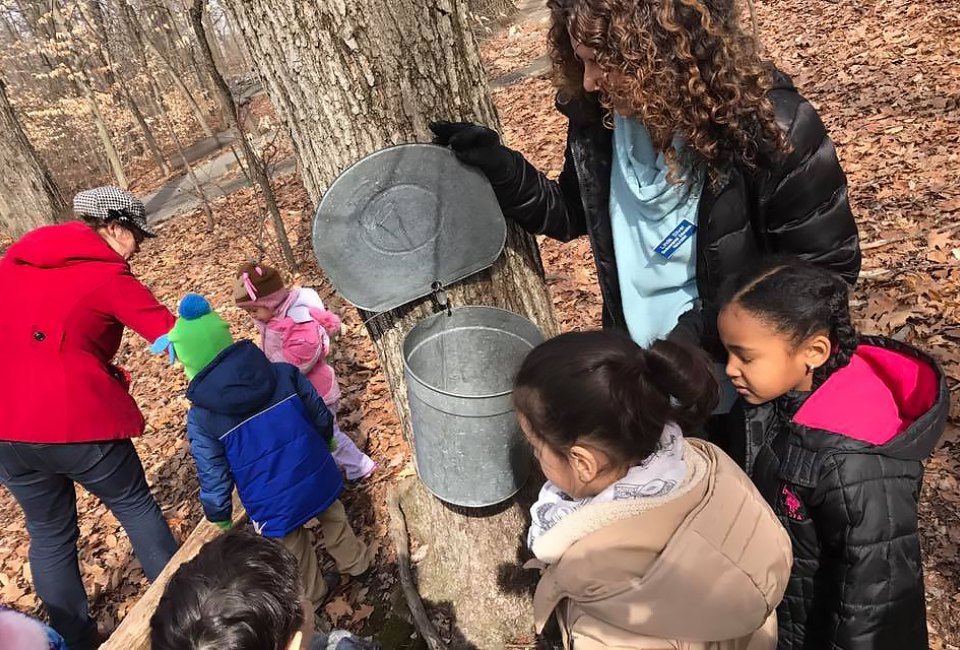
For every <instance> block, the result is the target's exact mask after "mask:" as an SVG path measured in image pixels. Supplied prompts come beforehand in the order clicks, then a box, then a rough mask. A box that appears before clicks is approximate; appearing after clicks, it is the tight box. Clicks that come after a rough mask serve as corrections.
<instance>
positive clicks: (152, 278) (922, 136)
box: [0, 0, 960, 650]
mask: <svg viewBox="0 0 960 650" xmlns="http://www.w3.org/2000/svg"><path fill="white" fill-rule="evenodd" d="M953 5H954V3H953V1H952V0H931V1H930V2H926V3H914V2H910V1H909V0H875V1H874V2H870V3H861V2H856V1H855V0H839V1H838V2H832V1H826V0H775V1H774V0H766V1H758V2H757V3H756V14H757V22H758V27H759V33H760V34H761V35H762V39H761V40H762V42H763V44H764V46H765V48H766V49H767V51H768V52H769V54H770V56H771V57H772V58H773V59H774V60H775V61H776V62H777V63H778V65H779V66H780V67H781V68H782V69H783V70H785V71H786V72H787V73H789V74H791V75H792V76H793V77H794V80H795V81H796V83H797V85H798V87H799V88H800V89H801V91H802V92H803V93H804V94H805V95H806V96H807V97H808V98H809V99H810V100H811V101H812V102H813V103H814V105H815V106H816V107H817V108H818V109H819V110H820V113H821V115H822V117H823V119H824V121H825V123H826V124H827V127H828V129H829V131H830V133H831V135H832V137H833V139H834V142H835V143H836V145H837V148H838V150H839V155H840V157H841V160H842V162H843V165H844V168H845V169H846V171H847V174H848V177H849V182H850V195H851V202H852V204H853V207H854V211H855V214H856V216H857V219H858V222H859V224H860V229H861V234H862V239H863V244H864V246H863V248H864V257H865V259H864V272H863V275H862V277H861V281H860V283H859V285H858V287H857V289H856V291H855V295H854V302H853V304H854V309H855V313H856V316H857V319H858V325H859V326H860V328H861V329H862V330H863V331H864V332H867V333H876V334H884V335H897V336H898V338H904V339H905V340H907V341H909V342H911V343H914V344H917V345H919V346H921V347H923V348H924V349H926V350H928V351H930V352H931V353H932V354H934V355H935V356H936V357H937V358H938V359H939V360H940V361H941V363H942V364H943V366H944V368H945V370H946V372H947V374H948V376H949V383H950V389H951V397H952V410H951V413H952V420H951V423H950V426H949V428H948V430H947V432H946V434H945V435H944V437H943V440H942V442H941V444H940V446H939V447H938V449H937V450H936V452H935V453H934V455H933V457H932V458H931V459H930V461H929V463H928V464H927V472H926V477H925V480H924V487H923V491H922V504H921V520H920V531H921V535H922V539H923V550H924V553H925V559H924V568H925V572H926V586H927V605H928V621H929V627H930V631H931V647H932V648H934V649H936V650H943V649H947V648H960V560H958V557H960V554H958V547H960V484H958V478H960V428H958V426H957V425H958V419H957V418H958V415H960V411H958V408H957V407H958V399H960V183H958V174H957V169H958V168H960V154H958V144H960V63H958V61H960V17H958V14H957V13H956V12H955V11H954V9H955V7H954V6H953ZM545 39H546V31H545V24H544V23H543V22H542V20H541V16H538V17H536V18H534V19H533V20H529V21H526V22H520V23H518V24H516V25H514V26H513V27H512V28H510V29H506V30H503V31H502V32H501V33H499V34H497V35H494V36H492V37H490V38H488V39H486V40H485V42H484V44H483V54H484V61H485V64H486V65H487V67H488V71H489V76H490V77H491V78H500V77H502V76H503V75H505V74H509V73H510V72H512V71H515V70H520V69H523V68H524V67H525V66H529V65H530V64H531V63H534V62H536V61H537V60H538V59H540V58H541V57H542V56H543V55H544V53H545V51H546V45H545ZM494 96H495V99H496V102H497V106H498V109H499V112H500V116H501V120H502V122H503V127H504V132H505V138H506V141H507V143H508V144H509V145H511V146H513V147H516V148H517V149H519V150H520V151H522V152H523V153H524V154H525V155H527V156H528V158H529V159H530V160H531V161H532V162H533V163H534V164H535V165H537V166H538V167H539V168H540V169H543V170H545V171H547V172H548V173H550V174H552V175H556V174H557V173H558V172H559V169H560V166H561V164H562V154H563V141H564V136H565V130H566V125H565V122H564V120H563V118H562V117H561V116H560V115H559V114H557V113H556V112H555V111H554V109H553V90H552V88H551V86H550V83H549V82H548V81H546V80H544V79H539V78H528V79H523V80H520V81H518V82H517V83H513V84H512V85H508V86H506V87H503V88H500V89H498V90H496V91H495V93H494ZM258 110H263V111H264V112H265V113H268V112H269V108H268V107H267V108H261V109H258ZM438 117H442V116H438ZM274 180H275V183H274V185H275V189H276V191H277V193H278V198H279V203H280V208H281V211H282V213H283V216H284V218H285V221H286V223H287V225H288V228H289V230H290V234H291V237H292V239H293V242H294V246H295V249H296V251H297V253H298V255H299V257H300V259H302V260H305V263H304V264H303V268H302V269H301V271H300V272H299V273H297V274H293V275H292V276H291V277H290V281H291V283H293V284H299V285H306V286H312V287H315V288H316V289H317V290H318V291H319V292H320V294H321V296H322V297H323V298H324V300H325V301H327V302H328V304H329V306H330V307H331V308H332V309H334V310H335V311H337V312H339V313H341V314H343V315H344V317H345V327H344V335H343V337H342V339H341V341H340V344H339V346H338V349H337V351H336V355H335V359H334V364H335V367H336V370H337V372H338V374H339V377H340V382H341V385H342V387H343V394H344V396H343V400H342V402H341V409H340V412H341V416H340V417H341V423H342V427H343V428H344V430H345V431H346V432H347V433H348V434H350V435H352V436H354V437H355V438H356V439H357V440H358V442H359V443H360V444H361V445H365V446H366V449H367V451H368V453H369V454H370V455H371V456H373V457H374V459H375V460H376V461H377V462H378V463H379V464H380V469H379V471H378V472H377V473H376V474H375V475H374V476H373V477H372V478H371V479H370V480H368V481H366V482H364V483H362V484H360V485H356V486H351V487H349V488H348V489H347V491H346V493H345V495H344V501H345V503H346V505H347V509H348V511H349V512H350V514H351V517H352V520H353V524H354V528H355V529H356V530H357V531H358V533H359V534H360V535H361V536H362V537H364V538H366V539H367V540H369V541H370V542H371V543H372V544H374V545H376V546H378V547H379V556H378V563H377V569H376V570H375V571H373V572H372V574H371V575H370V576H369V577H367V578H366V579H365V580H364V581H362V582H358V581H353V582H345V583H344V584H342V585H341V587H340V588H339V589H338V590H337V591H336V592H335V594H334V596H333V598H332V599H331V601H330V602H329V604H328V605H327V606H326V613H327V615H328V617H329V619H330V620H331V622H332V623H333V624H334V625H336V626H338V627H346V628H350V629H354V630H357V631H362V632H365V633H370V632H382V631H383V630H384V625H386V624H385V622H384V617H386V616H388V615H389V614H390V612H393V611H398V610H400V609H402V608H401V607H400V606H399V603H400V601H401V600H402V598H398V595H397V589H396V584H397V573H396V565H395V555H394V552H393V549H392V548H391V545H390V543H389V534H388V530H387V522H388V516H387V514H386V510H385V505H384V503H385V494H386V490H387V488H388V486H390V485H391V484H393V483H395V482H396V481H397V480H398V479H399V478H400V477H402V476H408V475H411V474H412V473H413V469H412V465H411V457H410V451H409V449H408V448H407V445H406V443H405V442H404V441H403V439H402V436H401V435H400V433H399V430H398V425H397V420H396V416H395V414H394V411H393V407H392V404H391V401H390V397H389V394H388V392H387V387H386V383H385V380H384V378H383V376H382V374H381V373H380V371H379V369H378V365H377V359H376V354H375V352H374V349H373V346H372V344H371V342H370V340H369V339H368V337H367V336H366V333H365V330H364V328H363V326H362V323H361V322H360V320H359V318H358V317H357V315H356V311H355V310H353V309H352V308H350V307H349V306H348V305H347V304H346V303H345V302H344V301H343V300H342V299H340V298H339V297H338V296H337V295H335V294H334V292H333V290H332V288H331V287H330V285H329V283H328V282H327V281H326V280H325V279H324V277H323V275H322V273H321V272H320V271H319V270H318V269H317V267H316V264H315V262H314V261H313V255H312V251H311V247H310V240H309V230H310V217H311V209H310V202H309V200H308V198H307V195H306V192H305V191H304V189H303V186H302V185H301V183H300V181H299V179H298V177H297V175H296V173H295V172H293V173H287V174H281V175H277V176H275V178H274ZM212 206H213V211H214V216H215V220H216V222H217V226H216V228H215V230H214V231H213V232H206V231H205V228H204V217H203V215H202V213H201V212H200V211H198V210H194V211H192V212H189V213H186V214H183V215H181V216H179V217H178V218H176V219H171V220H169V221H167V222H166V223H165V224H164V225H163V226H162V229H161V235H160V237H158V238H157V239H156V240H155V241H153V242H150V243H149V245H148V246H147V247H146V248H145V250H144V251H143V252H142V253H141V254H140V256H139V257H138V258H137V259H136V260H135V262H134V270H135V272H136V273H137V274H138V275H139V277H141V278H142V279H143V280H144V282H146V284H147V285H148V286H150V287H151V288H153V290H154V291H155V292H156V293H157V295H158V296H159V298H160V299H161V300H162V301H164V302H165V303H166V304H167V305H170V306H173V305H175V304H176V303H177V301H178V300H179V298H180V297H181V296H182V295H183V294H184V293H186V292H188V291H198V292H201V293H203V294H205V295H207V296H208V297H210V299H211V301H212V303H213V305H214V306H215V307H216V308H217V309H218V310H219V311H220V312H221V314H222V315H223V316H224V317H225V318H226V319H227V320H228V321H229V322H230V324H231V327H232V328H233V331H234V333H235V335H237V336H252V335H253V334H254V331H253V328H252V327H251V325H250V322H249V321H248V320H247V318H246V317H245V315H244V314H243V313H242V312H241V311H240V310H238V309H236V308H235V307H234V306H233V304H232V300H231V299H230V284H231V277H232V273H233V270H234V269H236V268H237V267H238V266H239V265H240V264H241V263H242V262H245V261H247V260H248V259H250V258H253V257H255V256H257V254H258V253H257V251H258V250H259V249H260V248H261V247H264V248H266V253H267V257H268V258H269V259H272V260H278V259H279V256H278V255H277V254H276V251H275V247H274V246H273V245H272V244H271V242H272V236H271V235H270V232H269V228H268V227H266V226H264V223H265V219H264V210H263V207H262V203H261V202H260V201H259V199H258V198H257V196H256V193H255V192H254V191H253V190H252V189H250V188H242V189H239V190H236V191H233V192H231V193H229V194H227V195H225V196H221V197H218V198H215V199H213V200H212ZM541 251H542V254H543V259H544V264H545V267H546V270H547V280H548V283H549V285H550V287H551V290H552V293H553V296H554V301H555V305H556V308H557V312H558V315H559V317H560V321H561V323H562V326H563V328H564V329H565V330H572V329H587V328H593V327H596V326H597V325H598V324H599V322H600V296H599V291H598V288H597V284H596V272H595V269H594V265H593V260H592V256H591V254H590V250H589V245H588V244H587V242H585V241H578V242H573V243H570V244H564V245H561V244H558V243H556V242H551V241H543V242H541ZM277 264H278V266H279V265H280V264H279V263H278V262H277ZM118 361H119V363H120V364H121V365H123V366H125V367H126V368H128V369H129V370H131V372H132V374H133V376H134V378H135V380H134V383H133V386H132V392H133V394H134V396H135V397H136V399H137V401H138V403H139V404H140V405H141V407H142V408H143V412H144V414H145V416H146V419H147V433H146V435H144V436H143V437H142V438H139V439H138V440H137V441H136V446H137V449H138V451H139V453H140V456H141V458H142V459H143V464H144V467H145V469H146V472H147V477H148V480H149V482H150V485H151V486H152V488H153V490H154V494H155V495H156V497H157V499H158V501H159V503H160V504H161V506H162V508H163V510H164V513H165V515H166V516H167V518H168V519H169V521H170V524H171V527H172V528H173V530H174V532H175V534H176V535H178V536H179V537H180V538H181V539H182V538H184V537H185V536H186V535H188V534H189V533H190V532H191V531H192V530H193V528H194V527H195V526H196V525H197V523H198V522H199V521H200V519H201V512H200V507H199V504H198V501H197V492H198V488H197V483H196V475H195V470H194V466H193V462H192V460H191V457H190V453H189V449H188V446H187V442H186V438H185V435H184V422H185V417H184V415H185V411H186V407H187V402H186V400H185V398H184V396H183V395H184V390H185V388H186V379H185V378H184V376H183V374H182V372H181V371H180V370H179V369H171V368H169V367H168V366H167V365H166V364H165V363H164V360H163V359H161V358H159V357H152V356H151V355H150V354H149V353H148V352H147V350H146V346H145V345H144V343H143V341H141V340H138V339H136V338H135V337H133V336H128V337H127V338H125V339H124V344H123V347H122V348H121V351H120V355H119V359H118ZM78 510H79V513H80V528H81V537H80V562H81V569H82V573H83V576H84V580H85V583H86V586H87V589H88V592H89V593H90V595H91V601H92V611H93V614H94V615H95V616H96V617H97V619H98V621H99V623H100V626H101V628H102V629H103V630H104V631H105V632H109V631H110V630H111V629H113V628H114V627H115V625H116V624H117V622H118V620H120V619H122V618H123V616H124V615H125V614H126V613H127V612H128V611H129V609H130V607H132V605H133V604H134V603H135V602H136V599H137V598H138V597H139V595H140V594H141V593H142V592H143V590H144V589H145V587H146V581H145V578H144V577H143V573H142V571H141V570H140V568H139V565H138V563H137V561H136V559H135V558H134V557H133V555H132V553H131V549H130V544H129V541H128V539H127V537H126V535H125V534H124V533H123V531H122V529H121V528H120V527H119V525H118V523H117V521H116V520H115V519H114V517H113V516H112V515H111V514H110V513H109V512H108V511H107V510H106V509H105V508H104V507H103V506H102V505H101V504H100V503H99V502H98V501H97V500H96V499H94V498H93V497H91V496H90V495H89V494H87V493H86V492H84V491H83V490H82V489H78ZM0 521H4V522H5V523H6V526H5V531H4V533H3V537H2V540H0V602H3V603H6V604H10V605H14V606H16V607H18V608H21V609H23V610H26V611H32V612H37V613H39V611H40V608H39V605H38V602H37V600H36V598H35V595H34V593H33V591H32V587H31V582H30V568H29V564H28V562H27V548H28V539H27V535H26V532H25V529H24V526H23V519H22V515H21V513H20V510H19V508H18V507H17V506H16V504H15V502H14V501H13V500H12V499H11V498H10V496H9V494H8V493H7V492H6V491H5V490H4V491H0ZM439 622H440V628H441V634H445V635H449V634H450V633H451V630H450V629H448V628H444V621H442V620H441V621H439ZM395 627H396V629H397V630H399V631H398V632H397V634H396V636H398V637H400V638H395V639H383V641H384V642H385V646H386V647H388V648H400V647H413V646H414V643H413V642H412V641H411V640H410V639H409V638H407V637H408V636H409V626H406V627H404V626H403V625H397V626H395Z"/></svg>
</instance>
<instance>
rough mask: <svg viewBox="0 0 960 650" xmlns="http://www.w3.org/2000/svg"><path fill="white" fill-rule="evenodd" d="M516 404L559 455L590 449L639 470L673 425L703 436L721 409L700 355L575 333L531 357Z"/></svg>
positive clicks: (613, 335)
mask: <svg viewBox="0 0 960 650" xmlns="http://www.w3.org/2000/svg"><path fill="white" fill-rule="evenodd" d="M513 399H514V404H515V405H516V408H517V411H518V412H519V413H520V414H521V415H523V417H524V418H526V419H527V421H528V422H529V423H530V425H531V427H532V428H533V432H534V433H535V434H536V435H537V436H538V437H539V438H542V439H543V441H544V442H545V443H547V444H548V445H549V446H550V447H551V448H553V449H554V450H556V451H558V452H565V451H567V450H569V449H570V447H572V446H573V445H574V444H575V443H577V442H578V441H580V442H588V443H591V444H594V445H596V446H598V447H600V448H601V449H603V450H604V451H605V452H607V453H608V454H610V455H611V456H612V457H613V458H614V459H616V460H617V461H618V462H622V463H625V464H627V463H628V464H631V465H634V464H637V463H640V462H642V461H643V460H645V459H646V458H647V457H648V456H650V455H651V454H653V453H654V452H656V451H657V448H658V444H659V441H660V436H661V434H662V433H663V429H664V427H665V426H666V425H667V424H668V423H670V422H674V423H676V424H677V425H679V426H680V428H681V429H683V430H684V431H686V432H693V431H696V430H698V429H699V428H700V427H701V426H702V425H703V423H704V421H705V420H706V418H707V417H708V416H709V415H710V413H711V412H712V411H713V409H714V407H715V406H716V404H717V382H716V380H715V379H714V377H713V374H712V372H711V370H710V367H709V365H708V361H707V359H706V355H704V354H703V353H702V352H701V351H700V350H697V349H694V348H689V347H687V346H684V345H680V344H679V343H673V342H671V341H656V342H654V343H653V345H651V346H650V347H649V348H648V349H646V350H645V349H643V348H641V347H640V346H639V345H637V344H636V343H634V342H633V341H632V340H630V338H629V337H627V336H626V335H625V334H622V333H619V332H613V331H596V332H571V333H568V334H561V335H560V336H558V337H556V338H553V339H550V340H549V341H547V342H545V343H542V344H541V345H539V346H537V347H536V348H534V350H533V351H532V352H531V353H530V354H529V356H527V358H526V359H525V360H524V362H523V365H522V366H521V367H520V371H519V372H518V373H517V378H516V381H515V384H514V393H513Z"/></svg>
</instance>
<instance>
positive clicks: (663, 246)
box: [653, 219, 697, 259]
mask: <svg viewBox="0 0 960 650" xmlns="http://www.w3.org/2000/svg"><path fill="white" fill-rule="evenodd" d="M695 232H697V227H696V226H695V225H693V224H692V223H690V222H689V221H687V220H686V219H684V220H683V221H681V222H680V224H679V225H678V226H677V227H676V228H674V229H673V232H671V233H670V234H669V235H667V238H666V239H664V240H663V241H662V242H660V243H659V244H657V247H656V248H654V249H653V252H654V253H656V254H657V255H660V256H661V257H665V258H666V259H670V258H671V257H672V256H673V254H674V253H676V252H677V249H678V248H680V247H681V246H683V244H684V242H686V241H687V240H688V239H690V238H691V237H693V233H695Z"/></svg>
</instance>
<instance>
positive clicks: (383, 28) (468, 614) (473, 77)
mask: <svg viewBox="0 0 960 650" xmlns="http://www.w3.org/2000/svg"><path fill="white" fill-rule="evenodd" d="M223 5H224V6H225V7H226V8H227V9H228V11H229V12H230V13H231V14H232V17H233V24H234V25H236V26H237V28H238V29H239V31H240V32H241V33H242V34H243V37H244V40H245V41H246V43H247V46H248V48H249V50H250V53H251V54H252V56H253V59H254V61H255V63H256V65H257V68H258V70H259V72H260V76H261V78H262V79H263V80H264V84H265V87H266V90H267V92H268V93H269V95H270V98H271V100H272V101H273V105H274V106H275V107H276V109H277V111H278V113H279V115H280V117H281V119H282V120H283V122H284V123H285V124H286V126H287V128H288V129H289V131H290V134H291V137H292V140H293V143H294V147H295V149H296V152H297V157H298V159H299V162H300V169H301V171H302V174H303V180H304V184H305V185H306V188H307V191H308V193H309V194H310V197H311V198H312V199H313V201H314V202H317V201H319V200H320V197H321V196H322V195H323V192H324V191H325V190H326V188H327V186H328V185H329V183H331V182H332V180H333V179H334V178H335V177H336V175H337V174H338V173H339V172H341V171H342V170H343V169H345V168H346V167H347V166H349V165H350V164H351V163H353V162H355V161H356V160H357V159H359V158H360V157H362V156H364V155H366V154H369V153H371V152H372V151H374V150H377V149H380V148H382V147H384V146H386V145H391V144H398V143H402V142H413V141H421V142H422V141H424V140H426V139H427V138H428V130H427V123H428V122H429V121H430V120H431V119H435V118H438V117H443V118H448V119H464V120H474V121H478V122H482V123H486V124H490V125H492V126H497V116H496V112H495V110H494V106H493V102H492V100H491V97H490V93H489V90H488V88H487V83H486V78H485V75H484V71H483V69H482V67H481V64H480V58H479V52H478V49H477V45H476V42H475V40H474V37H473V35H472V33H471V30H470V25H471V21H470V18H469V15H468V11H467V6H466V2H465V0H392V1H391V2H382V1H381V0H341V1H340V2H324V3H299V2H288V3H261V2H246V1H245V0H226V1H224V2H223ZM371 275H372V276H375V275H376V273H375V271H373V270H372V271H371ZM371 281H375V280H373V279H371ZM449 297H450V300H451V302H452V303H453V304H454V305H465V304H478V305H492V306H497V307H502V308H505V309H509V310H511V311H513V312H515V313H518V314H521V315H524V316H526V317H528V318H530V319H531V320H533V321H535V322H537V323H538V324H539V325H540V327H541V329H542V330H543V331H544V332H545V333H546V334H548V335H550V334H553V333H555V332H556V331H557V323H556V319H555V316H554V314H553V307H552V302H551V300H550V296H549V294H548V291H547V289H546V286H545V284H544V281H543V276H542V267H541V264H540V258H539V252H538V250H537V246H536V242H535V240H534V239H533V238H532V237H530V236H528V235H527V234H525V233H523V232H521V231H520V230H519V229H518V228H516V227H515V226H513V225H511V226H510V230H509V234H508V244H507V249H506V250H505V252H504V254H503V255H502V256H501V258H500V260H498V261H497V263H496V264H495V265H494V266H493V268H492V269H490V270H488V271H485V272H482V273H480V274H478V275H476V276H474V277H472V278H471V279H469V280H467V281H465V282H462V283H459V284H457V285H456V286H454V287H452V288H451V290H450V291H449ZM432 312H433V305H432V303H431V301H429V300H424V301H417V302H415V303H412V304H409V305H407V306H405V307H403V308H401V309H399V310H395V311H392V312H389V313H386V314H381V315H376V316H373V315H370V314H364V316H372V318H370V320H369V322H368V325H367V327H368V330H369V332H370V335H371V337H372V339H373V341H374V344H375V346H376V348H377V351H378V353H379V357H380V363H381V367H382V369H383V371H384V373H385V375H386V378H387V381H388V383H389V385H390V389H391V392H392V394H393V398H394V403H395V404H396V406H397V411H398V415H399V417H400V421H401V422H402V426H403V432H404V434H405V436H406V438H407V440H408V441H410V440H412V435H413V434H412V431H411V428H410V419H409V411H408V406H407V402H406V387H405V384H404V378H403V360H402V353H401V342H402V340H403V338H404V336H405V334H406V333H407V332H408V331H409V330H410V328H411V327H412V326H413V325H414V324H415V323H417V322H418V321H419V320H421V319H422V318H423V317H425V316H426V315H427V314H430V313H432ZM414 492H415V493H417V494H419V495H420V496H419V497H416V494H415V495H414V498H415V501H416V503H413V502H409V505H411V508H410V512H409V522H408V523H409V526H410V529H411V533H412V534H413V535H415V536H419V537H420V538H421V539H424V540H425V541H426V543H429V544H430V549H431V550H430V553H429V554H428V557H427V559H426V560H424V562H423V563H421V564H420V565H419V566H418V573H419V580H420V584H419V588H420V590H421V592H423V594H424V597H425V598H426V599H427V600H429V601H432V602H434V603H438V602H449V603H453V607H454V608H455V615H456V618H457V624H458V626H459V628H460V630H461V631H462V632H463V634H464V635H465V636H466V637H467V639H468V641H469V642H470V643H473V644H475V645H476V646H478V647H482V648H494V647H503V646H504V645H505V644H506V643H507V641H508V640H509V639H510V638H512V637H515V636H517V635H521V634H528V633H529V632H530V630H531V628H532V612H531V607H530V602H529V598H528V597H527V596H526V595H525V594H522V593H521V594H518V593H516V592H514V591H512V590H508V589H505V588H503V586H502V585H501V583H500V578H501V575H500V572H501V571H502V569H503V567H504V566H505V565H506V566H513V567H516V566H517V549H518V547H519V546H520V545H521V544H522V538H523V529H524V527H525V525H526V513H525V509H524V507H523V506H522V505H521V504H520V503H519V502H516V501H514V502H512V503H509V504H507V506H506V507H505V508H503V509H502V510H500V511H497V512H483V513H481V514H482V516H476V515H477V513H467V512H464V511H461V510H458V509H456V508H451V507H448V506H445V505H443V504H441V503H440V502H439V501H437V500H436V499H434V498H432V497H429V496H425V491H424V490H423V488H422V487H418V489H417V490H415V491H414ZM405 510H406V506H405Z"/></svg>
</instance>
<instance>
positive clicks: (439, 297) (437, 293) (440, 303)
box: [430, 280, 453, 316]
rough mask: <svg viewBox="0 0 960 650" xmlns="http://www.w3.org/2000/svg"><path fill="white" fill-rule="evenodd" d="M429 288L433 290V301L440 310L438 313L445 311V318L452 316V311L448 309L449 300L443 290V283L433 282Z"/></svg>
mask: <svg viewBox="0 0 960 650" xmlns="http://www.w3.org/2000/svg"><path fill="white" fill-rule="evenodd" d="M430 288H431V289H432V290H433V301H434V302H435V303H436V305H437V307H439V308H440V311H444V310H446V312H447V316H453V309H452V308H451V307H450V300H449V298H448V297H447V291H446V289H444V288H443V283H442V282H440V281H439V280H434V281H433V284H431V285H430Z"/></svg>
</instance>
